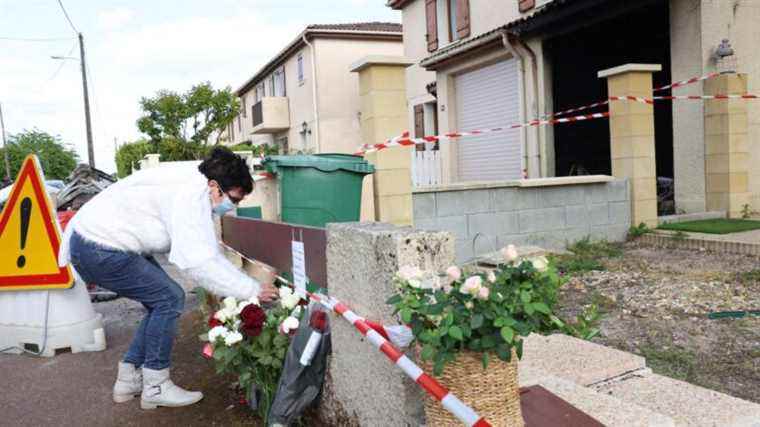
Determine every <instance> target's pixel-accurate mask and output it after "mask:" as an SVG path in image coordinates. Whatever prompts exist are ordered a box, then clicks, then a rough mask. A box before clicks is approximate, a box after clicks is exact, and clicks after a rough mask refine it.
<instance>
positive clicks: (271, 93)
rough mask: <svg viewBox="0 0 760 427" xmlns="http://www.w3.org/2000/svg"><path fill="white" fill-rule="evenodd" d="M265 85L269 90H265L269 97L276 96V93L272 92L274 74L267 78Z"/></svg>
mask: <svg viewBox="0 0 760 427" xmlns="http://www.w3.org/2000/svg"><path fill="white" fill-rule="evenodd" d="M267 83H268V84H269V88H268V90H267V92H269V96H277V93H276V92H275V91H274V74H272V75H271V76H269V78H268V79H267Z"/></svg>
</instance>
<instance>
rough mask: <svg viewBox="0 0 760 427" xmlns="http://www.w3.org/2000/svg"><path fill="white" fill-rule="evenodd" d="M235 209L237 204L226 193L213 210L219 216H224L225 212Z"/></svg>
mask: <svg viewBox="0 0 760 427" xmlns="http://www.w3.org/2000/svg"><path fill="white" fill-rule="evenodd" d="M233 209H235V204H234V203H232V200H230V198H229V197H228V196H227V195H226V194H225V195H224V199H222V202H221V203H219V204H218V205H216V206H214V208H213V209H212V211H213V212H214V213H215V214H216V215H218V216H223V215H224V214H226V213H227V212H229V211H231V210H233Z"/></svg>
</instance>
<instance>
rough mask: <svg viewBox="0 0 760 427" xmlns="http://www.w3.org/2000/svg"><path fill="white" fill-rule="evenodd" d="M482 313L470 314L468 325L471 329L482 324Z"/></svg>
mask: <svg viewBox="0 0 760 427" xmlns="http://www.w3.org/2000/svg"><path fill="white" fill-rule="evenodd" d="M483 320H484V319H483V315H482V314H476V315H474V316H472V319H470V327H471V328H472V329H478V328H479V327H481V326H483Z"/></svg>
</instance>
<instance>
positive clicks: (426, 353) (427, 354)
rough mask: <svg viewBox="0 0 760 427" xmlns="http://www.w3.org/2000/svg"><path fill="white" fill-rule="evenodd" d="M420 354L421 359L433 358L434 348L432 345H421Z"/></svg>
mask: <svg viewBox="0 0 760 427" xmlns="http://www.w3.org/2000/svg"><path fill="white" fill-rule="evenodd" d="M420 356H422V360H431V359H433V356H435V348H434V347H433V346H432V345H424V346H422V353H421V354H420Z"/></svg>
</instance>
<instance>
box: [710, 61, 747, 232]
mask: <svg viewBox="0 0 760 427" xmlns="http://www.w3.org/2000/svg"><path fill="white" fill-rule="evenodd" d="M704 86H705V95H741V94H746V93H747V75H746V74H723V75H720V76H718V77H716V78H713V79H709V80H705V82H704ZM749 158H750V153H749V141H748V138H747V101H746V100H743V99H729V100H721V99H716V100H706V101H705V184H706V185H705V188H706V193H707V210H708V211H725V212H727V213H728V215H729V217H730V218H741V216H742V210H743V209H744V206H746V205H749V203H750V192H749Z"/></svg>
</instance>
